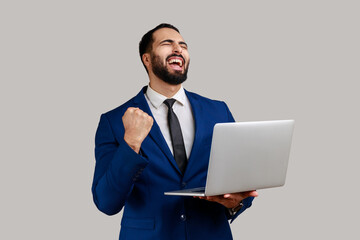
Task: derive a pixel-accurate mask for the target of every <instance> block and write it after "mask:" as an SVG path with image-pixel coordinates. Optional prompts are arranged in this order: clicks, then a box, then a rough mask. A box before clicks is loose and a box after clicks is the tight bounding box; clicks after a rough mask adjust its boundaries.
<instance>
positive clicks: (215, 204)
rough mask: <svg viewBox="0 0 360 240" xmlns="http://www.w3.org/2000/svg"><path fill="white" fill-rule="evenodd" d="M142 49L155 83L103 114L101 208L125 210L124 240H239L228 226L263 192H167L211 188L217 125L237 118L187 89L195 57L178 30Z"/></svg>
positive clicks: (97, 198)
mask: <svg viewBox="0 0 360 240" xmlns="http://www.w3.org/2000/svg"><path fill="white" fill-rule="evenodd" d="M139 48H140V57H141V60H142V63H143V64H144V66H145V69H146V71H147V73H148V75H149V85H148V86H147V87H144V88H143V89H142V90H141V91H140V93H139V94H138V95H137V96H135V97H134V98H132V99H131V100H129V101H128V102H126V103H125V104H123V105H121V106H120V107H118V108H116V109H114V110H112V111H110V112H107V113H105V114H103V115H102V116H101V119H100V123H99V126H98V129H97V133H96V137H95V145H96V146H95V155H96V167H95V174H94V180H93V186H92V192H93V197H94V202H95V204H96V206H97V207H98V209H99V210H100V211H102V212H104V213H106V214H108V215H113V214H116V213H118V212H120V210H121V209H122V208H123V207H124V212H123V218H122V221H121V231H120V238H119V239H136V240H138V239H141V240H147V239H154V240H161V239H164V240H165V239H166V240H177V239H179V240H180V239H181V240H184V239H187V240H191V239H207V240H211V239H216V240H219V239H221V240H226V239H232V235H231V230H230V226H229V222H228V220H231V221H232V220H234V219H235V218H236V217H237V216H238V215H239V214H240V213H241V212H243V211H244V210H245V209H246V208H248V207H250V206H251V203H252V200H253V197H256V196H257V192H255V191H251V192H245V193H235V194H225V195H223V196H214V197H201V198H192V197H180V196H165V195H164V192H166V191H170V190H177V189H184V188H192V187H199V186H204V185H205V181H206V174H207V166H208V161H209V155H210V144H211V138H212V131H213V127H214V125H215V124H216V123H218V122H232V121H234V119H233V117H232V115H231V113H230V111H229V109H228V107H227V106H226V104H225V103H224V102H220V101H214V100H210V99H207V98H204V97H201V96H199V95H197V94H194V93H191V92H188V91H186V90H184V89H183V87H182V85H181V84H182V83H183V82H184V81H185V80H186V78H187V71H188V68H189V62H190V57H189V53H188V47H187V44H186V42H185V41H184V39H183V38H182V36H181V35H180V33H179V31H178V29H177V28H175V27H174V26H172V25H170V24H160V25H159V26H157V27H155V28H154V29H152V30H150V31H149V32H148V33H147V34H145V35H144V36H143V38H142V40H141V42H140V46H139ZM167 99H175V100H167ZM165 100H166V101H165ZM179 132H180V133H179Z"/></svg>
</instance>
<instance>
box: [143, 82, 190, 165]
mask: <svg viewBox="0 0 360 240" xmlns="http://www.w3.org/2000/svg"><path fill="white" fill-rule="evenodd" d="M145 98H146V101H147V103H148V105H149V107H150V110H151V112H152V114H153V116H154V118H155V119H154V120H155V121H156V123H157V124H158V125H159V127H160V130H161V133H162V135H163V136H164V138H165V141H166V143H167V144H168V146H169V149H170V150H171V152H172V153H173V148H172V143H171V137H170V129H169V125H168V120H167V115H168V107H167V106H166V105H165V104H164V101H165V100H166V99H167V97H165V96H164V95H161V94H160V93H158V92H156V91H155V90H153V89H152V88H151V87H150V85H149V86H148V88H147V90H146V94H145ZM172 98H173V99H175V100H176V102H175V103H174V105H173V110H174V112H175V114H176V116H177V118H178V119H179V122H180V126H181V131H182V135H183V139H184V144H185V151H186V156H187V159H189V156H190V153H191V149H192V145H193V143H194V137H195V121H194V116H193V113H192V109H191V104H190V102H189V99H188V98H187V96H186V94H185V91H184V88H183V87H182V86H181V88H180V90H179V91H178V92H177V93H176V94H175V95H174V96H173V97H172Z"/></svg>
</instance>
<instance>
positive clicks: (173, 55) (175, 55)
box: [166, 54, 185, 64]
mask: <svg viewBox="0 0 360 240" xmlns="http://www.w3.org/2000/svg"><path fill="white" fill-rule="evenodd" d="M171 57H180V58H181V59H182V60H183V62H184V64H185V58H184V57H183V56H182V55H177V54H172V55H169V56H168V57H167V58H166V61H168V60H169V58H171Z"/></svg>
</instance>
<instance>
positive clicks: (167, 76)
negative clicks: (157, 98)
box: [151, 54, 189, 85]
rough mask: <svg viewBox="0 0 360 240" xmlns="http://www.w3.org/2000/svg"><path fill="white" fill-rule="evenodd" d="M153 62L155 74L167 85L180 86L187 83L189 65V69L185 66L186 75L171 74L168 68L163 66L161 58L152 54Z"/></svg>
mask: <svg viewBox="0 0 360 240" xmlns="http://www.w3.org/2000/svg"><path fill="white" fill-rule="evenodd" d="M151 62H152V71H153V73H154V74H155V75H156V76H157V77H158V78H160V79H161V80H163V81H164V82H166V83H169V84H171V85H179V84H181V83H183V82H185V80H186V79H187V72H188V68H189V64H188V65H187V67H186V66H185V69H184V73H180V72H179V73H178V72H175V73H170V72H169V71H168V70H167V68H166V66H164V65H163V64H162V62H161V59H160V57H159V56H157V55H155V54H151Z"/></svg>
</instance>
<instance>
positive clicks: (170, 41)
mask: <svg viewBox="0 0 360 240" xmlns="http://www.w3.org/2000/svg"><path fill="white" fill-rule="evenodd" d="M164 42H168V43H173V42H174V40H171V39H165V40H162V41H161V42H160V44H162V43H164ZM179 44H183V45H185V46H187V43H186V42H183V41H180V42H179Z"/></svg>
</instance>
